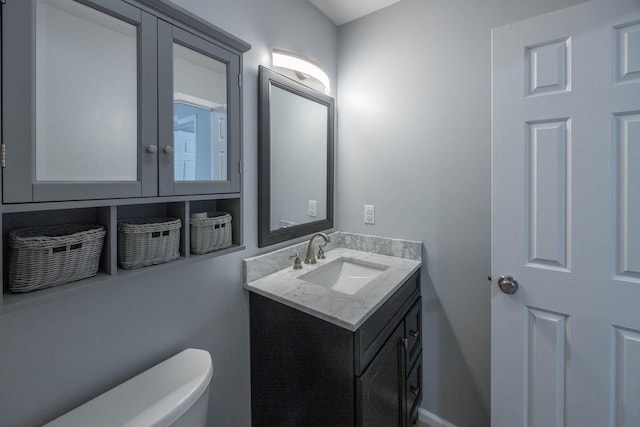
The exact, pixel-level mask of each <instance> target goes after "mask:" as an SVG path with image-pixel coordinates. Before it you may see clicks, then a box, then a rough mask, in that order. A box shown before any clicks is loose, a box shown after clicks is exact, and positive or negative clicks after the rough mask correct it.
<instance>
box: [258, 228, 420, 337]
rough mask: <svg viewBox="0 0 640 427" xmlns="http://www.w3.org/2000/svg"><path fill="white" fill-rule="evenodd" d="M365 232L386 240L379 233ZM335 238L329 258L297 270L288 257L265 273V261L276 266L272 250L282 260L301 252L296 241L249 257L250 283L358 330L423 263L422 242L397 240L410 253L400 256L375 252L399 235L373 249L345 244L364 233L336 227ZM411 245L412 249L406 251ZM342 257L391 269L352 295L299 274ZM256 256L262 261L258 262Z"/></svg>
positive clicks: (260, 291)
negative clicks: (282, 263)
mask: <svg viewBox="0 0 640 427" xmlns="http://www.w3.org/2000/svg"><path fill="white" fill-rule="evenodd" d="M345 236H346V239H345ZM354 236H355V237H354ZM364 237H371V238H375V239H381V238H377V237H374V236H364ZM331 238H332V241H334V242H336V244H335V245H334V246H335V247H334V248H333V249H331V250H329V251H327V252H326V259H324V260H318V263H317V264H314V265H308V264H303V268H302V269H301V270H294V269H293V267H292V263H291V261H288V262H289V265H288V266H287V267H285V268H283V269H280V270H278V271H276V272H272V273H269V274H266V271H264V270H265V266H271V267H270V268H271V269H273V268H274V267H273V264H274V258H270V255H271V256H272V257H273V256H275V257H276V258H279V259H284V256H285V255H286V256H287V258H288V255H290V254H293V253H295V252H296V246H292V247H290V248H285V249H281V250H279V251H275V252H274V254H273V255H272V254H265V255H262V256H260V257H256V258H253V259H249V260H245V288H246V289H248V290H249V291H251V292H255V293H257V294H260V295H263V296H265V297H267V298H270V299H272V300H275V301H279V302H281V303H283V304H285V305H287V306H289V307H292V308H295V309H298V310H300V311H303V312H305V313H307V314H310V315H313V316H316V317H318V318H320V319H323V320H326V321H328V322H331V323H333V324H335V325H338V326H341V327H343V328H346V329H348V330H351V331H355V330H357V329H358V328H359V327H360V326H361V325H362V324H363V323H364V322H365V321H366V320H367V319H368V318H369V316H370V315H371V314H372V313H373V312H375V311H376V309H378V307H380V306H381V305H382V304H383V303H384V302H385V301H387V299H389V297H390V296H391V295H393V293H394V292H395V291H396V290H397V289H398V288H399V287H400V286H401V285H402V284H403V282H404V281H405V280H406V279H408V278H409V277H410V276H411V275H412V274H413V273H414V272H416V271H417V270H418V269H419V268H420V266H421V264H422V263H421V253H420V251H419V249H420V248H421V243H420V242H411V241H400V242H403V243H402V244H401V245H399V246H398V244H397V243H395V244H396V246H398V247H402V248H404V249H403V251H401V252H402V253H404V254H405V256H407V257H400V256H390V255H385V254H382V253H376V252H388V251H387V250H385V249H384V248H387V246H389V245H392V244H394V243H393V242H391V241H395V242H398V240H397V239H388V240H389V241H390V242H384V241H382V243H380V242H381V241H380V240H378V241H377V242H378V243H377V244H376V245H373V246H379V247H378V248H377V249H376V248H375V247H373V246H372V247H370V248H369V249H371V250H372V251H364V250H359V249H362V246H363V245H362V244H359V245H357V247H358V249H353V248H351V247H340V246H341V245H342V246H353V245H352V244H349V242H352V241H358V242H362V241H363V239H362V238H361V235H353V234H349V233H341V232H337V233H334V234H332V235H331ZM382 239H384V238H382ZM345 243H346V244H345ZM407 243H408V244H409V245H407ZM364 246H366V245H364ZM407 247H409V248H410V250H406V248H407ZM381 248H382V249H381ZM416 252H417V253H416ZM341 257H347V258H352V259H355V260H360V261H363V262H365V263H367V262H369V263H375V264H382V265H385V266H388V268H387V269H386V270H384V271H382V272H381V273H380V274H379V275H378V276H377V277H375V278H374V279H373V280H372V281H371V282H370V283H369V284H367V285H366V286H365V287H363V288H362V289H360V290H359V291H357V292H356V293H354V294H353V295H347V294H344V293H341V292H338V291H334V290H331V289H330V288H327V287H324V286H321V285H316V284H314V283H310V282H306V281H304V280H301V279H299V276H302V275H304V274H307V273H309V272H311V271H314V270H316V269H318V268H320V267H321V266H324V265H326V264H328V263H330V262H332V261H334V260H337V259H338V258H341ZM256 260H259V261H260V262H256ZM252 267H253V270H252ZM256 270H260V271H262V274H258V273H256ZM267 270H268V268H267ZM247 278H255V280H250V281H247V280H246V279H247Z"/></svg>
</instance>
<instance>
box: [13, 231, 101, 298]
mask: <svg viewBox="0 0 640 427" xmlns="http://www.w3.org/2000/svg"><path fill="white" fill-rule="evenodd" d="M105 234H106V231H105V229H104V227H102V226H100V225H81V224H69V225H59V226H53V227H39V228H23V229H20V230H13V231H11V232H10V233H9V248H10V263H9V289H10V290H11V291H13V292H29V291H35V290H37V289H44V288H48V287H51V286H56V285H61V284H63V283H69V282H73V281H76V280H80V279H86V278H87V277H92V276H95V275H96V273H97V272H98V266H99V264H100V253H101V252H102V242H103V240H104V236H105Z"/></svg>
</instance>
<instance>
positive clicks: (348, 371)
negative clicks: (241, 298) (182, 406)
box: [250, 272, 422, 427]
mask: <svg viewBox="0 0 640 427" xmlns="http://www.w3.org/2000/svg"><path fill="white" fill-rule="evenodd" d="M420 302H421V301H420V280H419V272H417V273H415V274H414V275H413V276H411V277H410V278H409V279H408V280H407V281H405V283H404V284H403V285H402V286H401V287H400V288H399V289H398V290H397V291H396V292H395V293H394V294H393V295H392V296H391V297H390V298H389V299H388V300H387V301H386V302H385V303H384V304H383V305H382V306H381V307H380V308H378V310H376V312H375V313H373V314H372V315H371V316H370V317H369V318H368V319H367V320H366V321H365V323H364V324H362V326H360V328H359V329H358V330H356V331H355V332H354V331H350V330H348V329H345V328H342V327H340V326H337V325H334V324H332V323H330V322H327V321H325V320H322V319H319V318H317V317H315V316H312V315H309V314H306V313H304V312H302V311H299V310H297V309H294V308H291V307H288V306H286V305H284V304H282V303H279V302H277V301H273V300H271V299H269V298H266V297H264V296H261V295H258V294H256V293H253V292H250V306H251V308H250V311H251V411H252V423H253V425H254V426H300V425H304V426H363V427H364V426H367V427H368V426H381V427H391V426H407V425H412V424H414V423H415V421H416V420H417V415H418V414H417V409H418V405H419V403H420V400H421V398H422V392H421V376H422V366H421V359H422V358H421V354H422V343H421V334H420V327H421V323H420V322H421V306H420Z"/></svg>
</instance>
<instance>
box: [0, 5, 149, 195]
mask: <svg viewBox="0 0 640 427" xmlns="http://www.w3.org/2000/svg"><path fill="white" fill-rule="evenodd" d="M2 12H3V13H2V27H3V37H2V63H3V77H2V87H3V94H2V104H3V116H4V117H3V134H2V142H3V143H4V144H5V149H6V155H7V162H6V167H5V169H4V170H3V202H4V203H24V202H32V201H35V202H40V201H59V200H86V199H102V198H119V197H142V196H155V195H157V168H158V161H157V156H158V154H157V153H155V150H154V148H155V145H156V144H157V124H156V123H157V90H156V88H157V71H156V70H157V33H156V22H157V19H156V18H155V17H154V16H153V15H150V14H148V13H146V12H143V11H141V10H140V9H138V8H136V7H133V6H131V5H130V4H129V3H126V2H124V1H121V0H83V1H82V2H76V1H74V0H56V1H49V0H24V1H11V2H7V4H6V5H3V11H2ZM29 23H31V25H29ZM152 146H153V147H152Z"/></svg>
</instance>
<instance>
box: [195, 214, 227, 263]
mask: <svg viewBox="0 0 640 427" xmlns="http://www.w3.org/2000/svg"><path fill="white" fill-rule="evenodd" d="M189 225H190V227H191V232H190V237H191V253H192V254H206V253H207V252H211V251H216V250H218V249H224V248H228V247H229V246H231V215H229V214H228V213H226V212H207V218H202V219H199V218H190V219H189Z"/></svg>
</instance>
